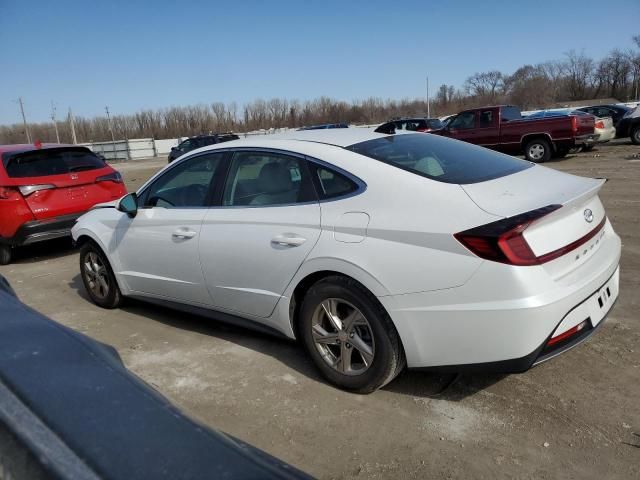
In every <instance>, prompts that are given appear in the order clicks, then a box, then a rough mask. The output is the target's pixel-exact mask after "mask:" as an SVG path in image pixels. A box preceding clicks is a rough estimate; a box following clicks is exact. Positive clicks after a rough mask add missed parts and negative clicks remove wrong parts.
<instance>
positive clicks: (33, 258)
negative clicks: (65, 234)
mask: <svg viewBox="0 0 640 480" xmlns="http://www.w3.org/2000/svg"><path fill="white" fill-rule="evenodd" d="M76 252H77V249H76V247H74V246H73V242H72V240H71V238H57V239H55V240H47V241H46V242H38V243H34V244H32V245H25V246H22V247H17V248H14V249H13V259H12V260H11V264H14V265H29V264H33V263H39V262H43V261H45V260H55V259H57V258H61V257H66V256H67V255H72V254H75V253H76Z"/></svg>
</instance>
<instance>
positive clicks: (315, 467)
mask: <svg viewBox="0 0 640 480" xmlns="http://www.w3.org/2000/svg"><path fill="white" fill-rule="evenodd" d="M165 162H166V161H165V160H153V161H143V162H135V163H127V164H119V165H117V168H120V170H121V171H122V173H123V175H124V177H125V179H126V182H127V185H128V186H129V189H130V190H132V189H134V188H136V187H137V186H139V185H140V184H141V183H142V182H143V181H144V180H145V179H146V178H148V176H149V175H151V174H152V173H153V172H155V171H156V170H157V169H158V168H159V167H160V166H162V165H164V164H165ZM548 166H549V167H551V168H557V169H559V170H564V171H568V172H572V173H576V174H579V175H584V176H590V177H606V178H608V179H609V182H608V183H607V184H606V185H605V186H604V188H603V190H602V192H601V198H602V200H603V202H604V204H605V207H606V208H607V212H608V215H609V217H610V219H611V221H612V223H613V226H614V228H615V229H616V230H617V232H618V234H619V235H620V236H621V237H622V241H623V253H622V267H621V275H622V276H621V290H620V298H619V301H618V303H617V305H616V306H615V307H614V309H613V311H612V313H611V314H610V316H609V317H608V319H607V322H606V324H605V325H604V326H603V328H602V329H601V330H600V332H598V334H597V335H595V336H594V337H593V338H591V339H590V340H589V341H588V342H586V343H584V344H583V345H581V346H579V347H578V348H576V349H574V350H572V351H570V352H568V353H566V354H564V355H562V356H560V357H558V358H556V359H554V360H553V361H550V362H547V363H545V364H543V365H541V366H539V367H536V368H534V369H532V370H531V371H529V372H527V373H524V374H519V375H509V376H495V375H474V376H464V377H462V378H461V379H460V380H459V381H458V382H457V383H456V384H454V385H453V386H452V387H451V388H450V389H448V390H447V391H445V392H444V393H443V394H438V392H439V391H440V390H441V389H442V387H443V386H444V385H445V383H446V381H447V380H448V378H449V377H446V376H438V375H433V374H424V373H416V372H405V373H404V374H403V375H401V376H400V377H399V378H398V379H397V380H396V381H394V382H392V383H391V384H390V385H388V386H387V387H385V388H384V389H383V390H381V391H378V392H376V393H374V394H372V395H368V396H361V395H353V394H349V393H345V392H342V391H340V390H336V389H335V388H333V387H331V386H329V385H327V384H326V383H324V381H323V380H322V379H321V378H320V376H319V375H318V373H317V372H316V370H315V369H314V368H313V365H312V364H311V363H310V361H309V360H307V358H306V356H305V354H304V352H303V351H302V349H301V348H300V347H298V346H297V345H296V344H295V343H292V342H287V341H284V340H278V339H274V338H271V337H267V336H264V335H261V334H258V333H254V332H251V331H246V330H242V329H239V328H233V327H228V326H224V325H221V324H218V323H216V322H213V321H209V320H205V319H203V318H199V317H196V316H192V315H186V314H183V313H176V312H174V311H170V310H167V309H163V308H159V307H154V306H150V305H146V304H143V303H137V302H131V303H130V304H129V305H128V306H127V307H126V308H124V309H122V310H115V311H106V310H101V309H99V308H98V307H96V306H94V305H93V304H92V303H90V302H89V300H88V299H87V296H86V294H85V292H84V290H83V288H82V284H81V280H80V277H79V273H78V255H77V251H75V250H74V249H73V248H72V247H71V245H70V242H69V241H66V240H62V241H55V242H49V243H47V244H41V245H36V246H32V247H29V248H25V249H23V250H22V251H20V253H19V254H18V258H17V259H16V261H15V262H14V263H13V264H12V265H8V266H4V267H0V273H2V274H3V275H5V276H6V277H7V278H8V279H9V280H10V282H11V283H12V284H13V286H14V288H15V290H16V291H17V293H18V296H19V297H20V298H21V299H22V300H23V301H24V302H25V303H27V304H28V305H30V306H32V307H34V308H35V309H37V310H39V311H40V312H42V313H44V314H46V315H48V316H50V317H51V318H53V319H54V320H56V321H58V322H60V323H62V324H64V325H67V326H69V327H72V328H74V329H76V330H78V331H80V332H83V333H85V334H87V335H89V336H91V337H93V338H96V339H97V340H100V341H102V342H105V343H108V344H110V345H113V346H114V347H115V348H116V349H117V350H118V352H119V353H120V355H121V356H122V358H123V360H124V362H125V364H126V365H127V367H129V368H130V369H131V370H132V371H133V372H135V373H136V374H137V375H139V376H140V377H141V378H143V379H144V380H145V381H147V382H148V383H150V384H151V385H153V386H155V387H156V388H157V389H158V390H159V391H160V392H161V393H163V394H164V395H166V396H167V397H168V398H170V399H171V400H172V401H173V402H175V403H176V404H177V405H178V406H179V407H181V408H182V409H183V410H184V411H186V412H187V413H188V414H189V415H191V416H193V417H195V418H197V419H199V420H200V421H201V422H203V423H205V424H207V425H210V426H212V427H215V428H217V429H220V430H222V431H225V432H227V433H229V434H231V435H234V436H236V437H238V438H240V439H242V440H244V441H246V442H249V443H251V444H253V445H255V446H257V447H259V448H262V449H264V450H266V451H267V452H269V453H271V454H273V455H275V456H277V457H280V458H282V459H284V460H286V461H287V462H289V463H291V464H293V465H295V466H297V467H299V468H301V469H302V470H304V471H306V472H308V473H310V474H312V475H315V476H317V477H320V478H326V479H329V478H460V479H463V478H464V479H468V478H476V479H481V478H486V479H494V478H531V479H534V478H535V479H558V478H575V479H587V478H589V479H591V478H593V479H632V478H640V344H639V340H640V322H639V317H640V224H639V222H640V147H636V146H633V145H631V144H629V143H628V142H621V141H620V142H612V143H611V144H609V145H606V146H602V147H600V148H599V149H598V150H597V151H593V152H589V153H581V154H577V155H570V156H569V157H567V158H566V159H563V160H560V161H555V162H550V163H549V164H548ZM540 188H544V185H541V186H540Z"/></svg>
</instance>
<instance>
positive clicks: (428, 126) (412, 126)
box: [390, 118, 444, 132]
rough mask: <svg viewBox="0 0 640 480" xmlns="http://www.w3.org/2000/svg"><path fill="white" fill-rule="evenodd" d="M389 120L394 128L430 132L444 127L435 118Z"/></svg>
mask: <svg viewBox="0 0 640 480" xmlns="http://www.w3.org/2000/svg"><path fill="white" fill-rule="evenodd" d="M390 122H391V123H393V124H394V125H395V126H396V130H407V131H410V132H431V131H433V130H440V129H441V128H444V125H443V124H442V122H441V121H440V120H439V119H437V118H396V119H393V120H390Z"/></svg>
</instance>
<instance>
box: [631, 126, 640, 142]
mask: <svg viewBox="0 0 640 480" xmlns="http://www.w3.org/2000/svg"><path fill="white" fill-rule="evenodd" d="M630 137H631V142H632V143H633V144H634V145H640V125H638V126H636V127H634V128H633V129H632V130H631V135H630Z"/></svg>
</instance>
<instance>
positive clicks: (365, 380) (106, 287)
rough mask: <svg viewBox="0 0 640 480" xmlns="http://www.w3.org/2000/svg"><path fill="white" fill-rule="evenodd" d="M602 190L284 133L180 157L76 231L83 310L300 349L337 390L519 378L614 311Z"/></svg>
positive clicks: (545, 175) (514, 163)
mask: <svg viewBox="0 0 640 480" xmlns="http://www.w3.org/2000/svg"><path fill="white" fill-rule="evenodd" d="M603 183H604V180H596V179H590V178H582V177H577V176H574V175H569V174H567V173H562V172H558V171H555V170H552V169H549V168H546V167H543V166H540V165H535V164H533V163H529V162H527V161H524V160H519V159H516V158H513V157H510V156H507V155H503V154H500V153H496V152H493V151H491V150H487V149H484V148H481V147H477V146H474V145H471V144H468V143H463V142H459V141H456V140H451V139H447V138H442V137H439V136H436V135H431V134H422V133H419V134H403V135H386V134H381V133H374V132H372V131H371V130H365V129H355V128H351V129H339V130H319V131H295V132H291V133H289V134H287V135H286V136H271V137H259V138H252V139H246V140H237V141H232V142H228V143H224V144H220V145H214V146H210V147H205V148H202V149H199V150H194V151H193V152H190V153H189V154H188V155H185V156H183V157H182V158H181V159H180V160H178V161H176V162H174V163H172V164H170V165H168V166H167V167H165V168H164V169H163V170H162V171H160V172H159V173H158V174H156V175H155V176H154V177H152V178H151V179H150V180H149V181H148V182H147V183H146V184H145V185H144V186H142V187H141V188H140V189H139V190H138V191H137V192H136V193H133V194H129V195H127V196H125V197H123V198H122V199H121V200H120V201H119V202H117V203H114V204H111V205H109V204H107V205H101V206H99V207H100V208H95V209H94V210H92V211H90V212H88V213H87V214H86V215H84V216H83V217H81V218H80V219H79V220H78V222H77V224H76V225H75V227H74V228H73V232H72V233H73V238H74V240H75V241H76V242H77V243H78V244H79V245H81V250H80V270H81V274H82V279H83V282H84V285H85V287H86V289H87V292H88V293H89V295H90V297H91V299H92V300H93V301H94V302H95V303H96V304H98V305H100V306H102V307H105V308H114V307H117V306H119V305H120V304H121V303H122V301H123V300H124V299H125V297H136V298H139V299H144V300H146V301H150V302H155V303H160V304H162V305H166V306H168V307H170V308H175V309H179V310H185V311H190V312H198V313H200V314H203V315H207V316H210V317H212V318H215V319H219V320H222V321H228V322H236V323H242V324H245V325H253V326H255V327H257V328H260V329H262V330H265V331H269V332H273V333H277V334H280V335H284V336H286V337H289V338H292V339H293V338H295V339H298V340H300V341H301V342H302V343H303V344H304V346H305V348H306V350H307V352H308V353H309V355H310V356H311V358H312V359H313V361H314V362H315V364H316V365H317V366H318V368H319V369H320V371H321V372H322V373H323V374H324V376H325V377H326V378H327V379H328V380H329V381H330V382H332V383H334V384H335V385H338V386H339V387H342V388H345V389H348V390H352V391H357V392H371V391H374V390H376V389H377V388H380V387H382V386H383V385H385V384H386V383H388V382H390V381H391V380H392V379H393V378H394V377H395V376H396V375H398V373H399V372H400V371H401V370H402V369H403V368H405V366H408V367H409V368H424V369H432V370H446V371H465V370H481V371H502V372H519V371H524V370H527V369H528V368H530V367H532V366H533V365H536V364H538V363H540V362H542V361H544V360H547V359H549V358H551V357H553V356H555V355H557V354H558V353H561V352H563V351H566V350H567V349H569V348H571V347H573V346H575V345H577V344H578V343H580V342H582V341H583V340H584V339H585V338H587V337H588V336H589V335H591V334H592V333H593V332H594V331H595V330H596V329H597V328H598V327H599V326H600V325H602V323H603V320H604V318H605V316H606V315H607V313H608V312H609V310H610V309H611V307H612V305H613V302H614V301H615V300H616V298H617V296H618V278H619V270H618V263H619V259H620V248H621V243H620V238H619V237H618V236H617V235H616V234H615V232H614V231H613V228H612V226H611V224H610V223H609V221H608V219H607V217H606V215H605V211H604V208H603V205H602V203H601V202H600V199H599V198H598V191H599V190H600V188H601V186H602V185H603Z"/></svg>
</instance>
